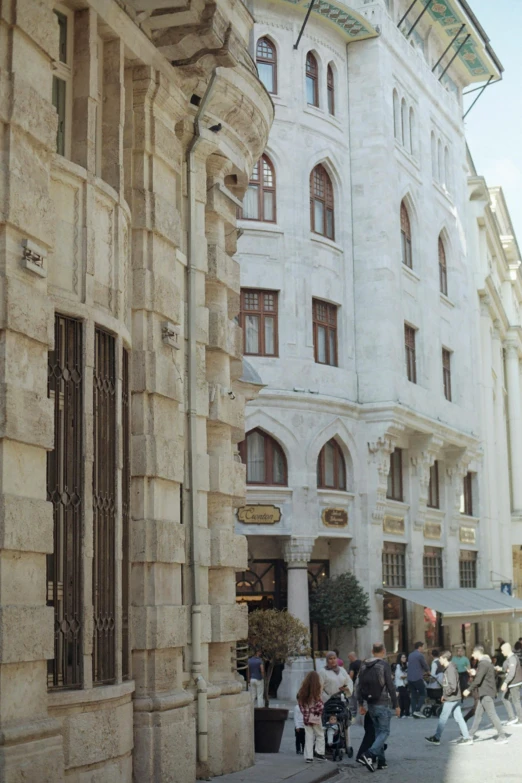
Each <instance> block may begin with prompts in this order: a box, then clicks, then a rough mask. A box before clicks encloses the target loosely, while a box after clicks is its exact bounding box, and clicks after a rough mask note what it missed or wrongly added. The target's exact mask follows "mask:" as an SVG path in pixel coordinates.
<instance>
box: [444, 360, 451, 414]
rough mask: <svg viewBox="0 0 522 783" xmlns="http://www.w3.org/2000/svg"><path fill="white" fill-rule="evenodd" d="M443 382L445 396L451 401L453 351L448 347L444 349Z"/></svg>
mask: <svg viewBox="0 0 522 783" xmlns="http://www.w3.org/2000/svg"><path fill="white" fill-rule="evenodd" d="M442 384H443V386H444V396H445V398H446V399H447V400H449V401H450V402H451V351H448V349H447V348H443V349H442Z"/></svg>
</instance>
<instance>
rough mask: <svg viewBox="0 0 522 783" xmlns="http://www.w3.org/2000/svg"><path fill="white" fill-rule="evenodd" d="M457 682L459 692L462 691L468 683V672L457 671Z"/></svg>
mask: <svg viewBox="0 0 522 783" xmlns="http://www.w3.org/2000/svg"><path fill="white" fill-rule="evenodd" d="M459 684H460V692H461V693H464V691H465V690H466V688H467V687H468V685H469V674H468V673H467V672H459Z"/></svg>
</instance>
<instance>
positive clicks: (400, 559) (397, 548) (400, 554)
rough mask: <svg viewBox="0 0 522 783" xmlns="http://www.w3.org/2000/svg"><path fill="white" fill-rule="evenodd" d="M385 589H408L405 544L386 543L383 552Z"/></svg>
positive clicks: (383, 582) (383, 581)
mask: <svg viewBox="0 0 522 783" xmlns="http://www.w3.org/2000/svg"><path fill="white" fill-rule="evenodd" d="M382 584H383V587H406V546H405V544H391V543H389V542H388V541H386V542H385V543H384V549H383V551H382Z"/></svg>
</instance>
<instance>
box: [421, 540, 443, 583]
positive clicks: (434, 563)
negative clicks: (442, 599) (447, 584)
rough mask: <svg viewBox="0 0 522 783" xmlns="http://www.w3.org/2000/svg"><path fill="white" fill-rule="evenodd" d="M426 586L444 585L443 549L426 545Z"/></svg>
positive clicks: (424, 561) (424, 562)
mask: <svg viewBox="0 0 522 783" xmlns="http://www.w3.org/2000/svg"><path fill="white" fill-rule="evenodd" d="M423 566H424V587H443V586H444V584H443V576H442V549H440V548H439V547H429V546H426V547H424V558H423Z"/></svg>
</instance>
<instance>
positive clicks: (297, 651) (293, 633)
mask: <svg viewBox="0 0 522 783" xmlns="http://www.w3.org/2000/svg"><path fill="white" fill-rule="evenodd" d="M248 641H249V643H250V646H251V647H252V648H253V649H254V650H261V652H262V654H263V659H264V661H265V664H266V675H265V683H264V699H265V706H264V707H256V708H255V710H254V744H255V749H256V752H257V753H279V748H280V746H281V739H282V737H283V731H284V728H285V721H286V719H287V718H288V710H286V709H281V708H272V707H270V706H269V697H268V689H269V686H270V680H271V678H272V674H273V672H274V667H275V666H276V665H277V664H280V663H285V662H286V661H287V660H288V659H289V658H295V657H297V656H299V655H309V653H310V649H309V632H308V628H307V627H306V626H305V625H304V624H303V623H302V622H301V621H300V620H298V619H297V618H296V617H294V616H293V615H291V614H289V613H288V612H286V611H283V612H279V611H277V609H258V610H257V611H255V612H252V613H251V614H250V615H249V618H248Z"/></svg>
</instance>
